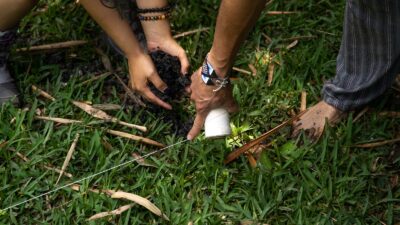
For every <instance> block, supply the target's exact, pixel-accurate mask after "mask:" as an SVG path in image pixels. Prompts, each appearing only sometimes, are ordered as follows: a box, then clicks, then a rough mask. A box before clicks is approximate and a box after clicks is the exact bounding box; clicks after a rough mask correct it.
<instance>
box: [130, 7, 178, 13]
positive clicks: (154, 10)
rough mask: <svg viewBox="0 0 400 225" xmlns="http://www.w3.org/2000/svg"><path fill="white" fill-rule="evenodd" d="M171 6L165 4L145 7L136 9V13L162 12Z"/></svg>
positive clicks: (169, 9)
mask: <svg viewBox="0 0 400 225" xmlns="http://www.w3.org/2000/svg"><path fill="white" fill-rule="evenodd" d="M171 9H172V8H171V6H169V5H168V6H165V7H161V8H147V9H140V8H138V9H137V13H140V14H146V13H162V12H169V11H171Z"/></svg>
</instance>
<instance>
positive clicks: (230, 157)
mask: <svg viewBox="0 0 400 225" xmlns="http://www.w3.org/2000/svg"><path fill="white" fill-rule="evenodd" d="M305 112H306V111H304V112H302V113H300V114H298V115H297V116H295V117H292V118H291V119H288V120H286V121H285V122H283V123H281V124H280V125H278V126H276V127H274V128H273V129H271V130H270V131H268V132H266V133H264V134H262V135H261V136H260V137H258V138H256V139H254V140H252V141H250V142H248V143H247V144H245V145H243V146H242V147H240V148H238V149H236V150H235V151H233V152H231V153H230V154H229V155H228V156H227V157H226V158H225V160H224V163H225V164H228V163H230V162H232V161H233V160H235V159H236V158H237V157H239V156H240V155H241V154H243V153H245V152H247V151H248V150H249V149H250V148H252V147H254V146H256V145H258V144H260V143H261V142H262V141H264V140H265V139H267V138H268V137H269V136H271V135H273V134H275V133H276V132H278V131H279V130H280V129H282V128H283V127H285V126H287V125H288V124H291V123H292V122H293V121H294V120H296V119H298V118H299V117H300V116H301V115H302V114H303V113H305Z"/></svg>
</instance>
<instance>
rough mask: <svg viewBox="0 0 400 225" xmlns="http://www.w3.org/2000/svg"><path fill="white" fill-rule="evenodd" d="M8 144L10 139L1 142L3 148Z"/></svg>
mask: <svg viewBox="0 0 400 225" xmlns="http://www.w3.org/2000/svg"><path fill="white" fill-rule="evenodd" d="M7 144H8V141H3V142H1V143H0V149H1V148H3V147H4V146H6V145H7Z"/></svg>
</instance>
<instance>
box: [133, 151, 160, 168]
mask: <svg viewBox="0 0 400 225" xmlns="http://www.w3.org/2000/svg"><path fill="white" fill-rule="evenodd" d="M132 157H133V158H134V159H136V162H137V163H138V164H139V165H141V166H148V167H155V168H157V165H155V164H153V163H151V162H149V160H146V159H144V158H143V157H142V156H141V155H139V154H137V153H132Z"/></svg>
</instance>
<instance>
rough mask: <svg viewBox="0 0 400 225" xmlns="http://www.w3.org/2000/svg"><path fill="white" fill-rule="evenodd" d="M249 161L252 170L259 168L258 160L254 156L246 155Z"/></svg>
mask: <svg viewBox="0 0 400 225" xmlns="http://www.w3.org/2000/svg"><path fill="white" fill-rule="evenodd" d="M246 156H247V159H248V160H249V164H250V166H251V168H256V167H257V160H256V159H255V158H254V156H253V155H252V154H251V153H247V154H246Z"/></svg>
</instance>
